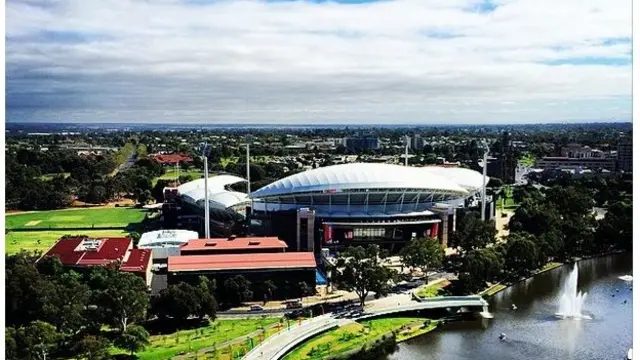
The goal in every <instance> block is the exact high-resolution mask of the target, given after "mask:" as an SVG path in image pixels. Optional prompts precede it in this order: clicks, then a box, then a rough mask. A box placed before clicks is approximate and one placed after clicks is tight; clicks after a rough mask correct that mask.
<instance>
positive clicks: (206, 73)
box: [6, 0, 631, 123]
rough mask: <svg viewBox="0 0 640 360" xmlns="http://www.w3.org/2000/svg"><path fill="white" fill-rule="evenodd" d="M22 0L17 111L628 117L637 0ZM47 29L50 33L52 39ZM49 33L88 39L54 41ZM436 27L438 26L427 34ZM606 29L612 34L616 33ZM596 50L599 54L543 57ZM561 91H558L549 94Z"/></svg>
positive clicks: (190, 116) (164, 115)
mask: <svg viewBox="0 0 640 360" xmlns="http://www.w3.org/2000/svg"><path fill="white" fill-rule="evenodd" d="M34 3H36V0H29V1H26V0H25V1H18V0H10V1H9V2H8V3H7V9H6V14H7V15H6V20H7V25H6V32H7V36H8V42H7V50H6V61H7V70H8V78H7V92H8V94H9V95H8V97H7V103H8V106H9V108H8V110H7V113H8V116H9V119H10V120H12V121H19V120H21V118H28V119H39V120H49V121H54V120H66V119H68V120H79V121H92V120H96V121H98V120H100V121H104V120H111V121H189V122H199V121H220V122H233V121H239V122H305V121H315V122H317V121H318V120H322V121H326V122H331V121H335V122H338V123H340V122H385V123H403V122H421V123H425V122H431V123H434V122H435V123H443V122H451V121H456V122H467V123H471V122H509V123H513V122H543V121H564V120H597V119H611V118H622V119H624V120H628V119H630V114H631V66H630V65H627V66H611V65H610V66H607V65H605V64H600V65H598V64H596V63H595V62H596V60H598V61H600V62H601V59H603V58H613V59H614V60H612V61H617V62H620V61H624V59H630V50H631V44H630V42H628V41H626V42H625V41H615V39H625V38H626V39H628V38H630V36H631V1H615V2H611V1H606V0H562V1H551V0H513V1H501V2H500V3H502V5H500V6H498V8H497V9H496V10H495V11H493V12H490V13H485V14H482V13H474V12H469V11H465V9H470V8H472V7H473V6H475V5H477V4H474V2H473V1H467V0H397V1H384V2H375V3H368V4H358V5H355V4H349V5H343V4H336V3H322V4H317V3H311V2H289V1H286V2H285V1H283V2H268V3H264V2H258V1H215V2H212V3H211V4H209V5H189V4H186V3H184V2H181V1H177V0H176V1H170V0H162V1H143V0H67V1H60V2H49V1H45V2H42V1H40V3H45V4H46V6H36V5H33V4H34ZM43 33H48V34H49V37H46V39H49V41H48V42H47V41H42V39H43ZM52 33H54V34H55V33H58V37H59V36H60V35H59V34H60V33H67V34H70V33H79V34H84V35H85V36H86V37H87V39H88V41H83V42H78V41H51V37H52V35H51V34H52ZM429 35H431V36H429ZM607 41H608V43H607ZM585 57H591V58H596V60H593V61H592V62H594V64H591V65H585V64H582V65H577V64H574V65H571V63H568V64H567V65H563V66H551V65H546V64H548V63H549V62H557V61H563V60H567V59H574V61H573V63H575V62H577V61H578V60H584V58H585ZM549 103H554V104H558V105H554V106H549V105H547V104H549Z"/></svg>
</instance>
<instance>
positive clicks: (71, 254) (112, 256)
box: [44, 236, 132, 266]
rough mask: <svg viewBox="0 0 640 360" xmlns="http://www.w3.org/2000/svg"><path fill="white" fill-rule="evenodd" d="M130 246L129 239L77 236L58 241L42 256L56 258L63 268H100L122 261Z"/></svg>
mask: <svg viewBox="0 0 640 360" xmlns="http://www.w3.org/2000/svg"><path fill="white" fill-rule="evenodd" d="M131 246H132V241H131V239H130V238H106V239H89V238H87V237H84V236H78V237H72V238H63V239H60V240H58V242H57V243H55V244H54V245H53V246H52V247H51V248H50V249H49V250H48V251H47V252H46V253H45V254H44V256H57V257H58V258H60V262H61V263H62V265H65V266H101V265H108V264H110V263H112V262H115V261H122V260H123V259H124V257H125V255H126V254H127V251H128V250H129V249H130V248H131Z"/></svg>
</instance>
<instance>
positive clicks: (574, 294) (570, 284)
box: [556, 264, 591, 320]
mask: <svg viewBox="0 0 640 360" xmlns="http://www.w3.org/2000/svg"><path fill="white" fill-rule="evenodd" d="M586 297H587V294H586V293H583V292H579V291H578V265H577V264H574V265H573V270H571V273H570V274H569V277H567V279H566V280H565V282H564V287H563V289H562V297H561V298H560V306H559V309H558V312H557V313H556V317H559V318H561V319H575V320H580V319H590V318H591V317H589V316H588V315H583V314H582V305H583V304H584V300H585V299H586Z"/></svg>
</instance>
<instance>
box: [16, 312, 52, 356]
mask: <svg viewBox="0 0 640 360" xmlns="http://www.w3.org/2000/svg"><path fill="white" fill-rule="evenodd" d="M18 339H19V341H18V344H19V345H18V346H19V349H21V350H22V351H24V352H25V355H26V356H25V357H26V358H27V359H42V360H46V359H47V358H48V357H49V355H50V354H51V353H52V352H54V351H55V349H56V346H57V342H58V339H60V334H58V332H56V328H55V326H53V325H51V324H49V323H46V322H43V321H34V322H31V323H30V324H29V325H28V326H26V327H22V328H20V329H19V330H18Z"/></svg>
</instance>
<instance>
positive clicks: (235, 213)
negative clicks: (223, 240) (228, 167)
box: [162, 175, 251, 237]
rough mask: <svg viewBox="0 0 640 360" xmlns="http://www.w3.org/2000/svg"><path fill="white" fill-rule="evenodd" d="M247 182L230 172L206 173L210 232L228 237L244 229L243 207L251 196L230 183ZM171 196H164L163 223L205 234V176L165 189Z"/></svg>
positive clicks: (245, 206)
mask: <svg viewBox="0 0 640 360" xmlns="http://www.w3.org/2000/svg"><path fill="white" fill-rule="evenodd" d="M242 182H246V180H245V179H243V178H241V177H238V176H233V175H218V176H212V177H209V181H208V184H207V187H208V192H209V215H210V216H209V222H210V228H211V232H212V234H215V235H217V236H221V237H229V236H231V235H232V234H238V233H242V232H244V231H245V230H244V226H245V220H246V210H247V207H249V206H250V204H251V200H250V199H249V198H248V196H247V194H245V193H242V192H238V191H234V190H232V189H231V186H232V185H235V184H239V183H242ZM167 192H168V193H170V194H172V196H170V197H167V198H165V203H164V204H163V209H162V211H163V215H164V216H165V226H171V227H177V226H178V227H186V228H190V229H194V230H197V231H198V232H199V233H200V234H203V235H204V209H205V190H204V179H198V180H194V181H190V182H188V183H185V184H182V185H180V186H178V187H177V188H172V189H167Z"/></svg>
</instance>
